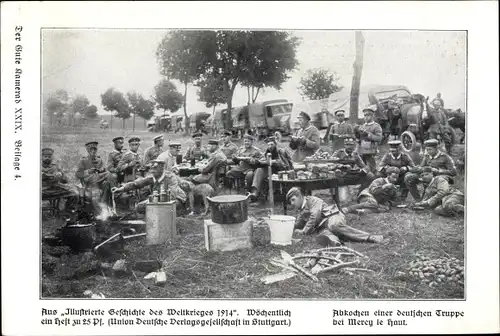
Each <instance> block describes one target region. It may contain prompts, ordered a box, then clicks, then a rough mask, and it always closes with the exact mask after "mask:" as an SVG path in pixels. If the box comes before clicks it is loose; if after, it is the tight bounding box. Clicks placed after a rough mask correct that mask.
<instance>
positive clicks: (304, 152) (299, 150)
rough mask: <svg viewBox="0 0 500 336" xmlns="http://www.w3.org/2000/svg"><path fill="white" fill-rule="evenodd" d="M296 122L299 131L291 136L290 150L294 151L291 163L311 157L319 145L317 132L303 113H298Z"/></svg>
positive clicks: (307, 116) (307, 115) (309, 118)
mask: <svg viewBox="0 0 500 336" xmlns="http://www.w3.org/2000/svg"><path fill="white" fill-rule="evenodd" d="M298 121H299V124H300V129H298V130H297V132H296V133H295V135H293V136H292V140H291V141H290V148H291V149H293V150H295V152H294V153H293V155H292V161H293V162H302V161H304V159H305V158H306V157H308V156H311V155H313V154H314V153H315V152H316V151H317V150H318V149H319V145H320V140H319V131H318V129H317V128H316V127H315V126H313V125H311V117H310V116H309V114H307V113H305V112H304V111H302V112H300V113H299V116H298Z"/></svg>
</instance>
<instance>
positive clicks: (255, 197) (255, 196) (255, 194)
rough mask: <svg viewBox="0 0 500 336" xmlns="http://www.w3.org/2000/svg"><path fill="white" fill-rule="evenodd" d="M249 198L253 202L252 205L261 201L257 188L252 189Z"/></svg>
mask: <svg viewBox="0 0 500 336" xmlns="http://www.w3.org/2000/svg"><path fill="white" fill-rule="evenodd" d="M248 196H249V199H250V202H252V203H254V202H257V200H258V199H259V190H257V188H256V187H252V188H251V189H250V192H249V193H248Z"/></svg>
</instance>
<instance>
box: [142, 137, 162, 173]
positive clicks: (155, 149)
mask: <svg viewBox="0 0 500 336" xmlns="http://www.w3.org/2000/svg"><path fill="white" fill-rule="evenodd" d="M163 143H164V139H163V134H162V135H157V136H155V137H154V138H153V146H151V147H149V148H148V149H146V152H144V165H145V166H146V167H149V166H151V165H150V164H149V163H150V162H151V161H153V160H155V159H156V158H157V157H158V156H159V155H160V154H161V153H162V152H163Z"/></svg>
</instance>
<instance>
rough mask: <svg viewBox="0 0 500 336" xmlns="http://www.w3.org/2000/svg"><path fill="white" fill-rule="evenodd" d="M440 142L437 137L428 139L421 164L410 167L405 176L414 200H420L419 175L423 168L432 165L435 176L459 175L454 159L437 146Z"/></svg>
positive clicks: (405, 181)
mask: <svg viewBox="0 0 500 336" xmlns="http://www.w3.org/2000/svg"><path fill="white" fill-rule="evenodd" d="M438 144H439V141H438V140H436V139H429V140H426V141H425V142H424V146H425V150H426V154H425V155H424V158H423V159H422V162H421V163H420V166H416V167H414V168H413V169H410V172H408V173H406V175H405V177H404V183H405V185H406V186H407V188H408V189H409V190H410V193H411V195H412V196H413V198H414V200H415V201H417V202H418V201H419V200H420V193H419V191H418V184H419V183H420V182H421V180H419V177H420V174H421V173H422V171H423V169H422V168H425V167H430V168H431V170H432V174H433V175H434V176H438V175H446V176H449V177H450V178H452V177H453V176H456V175H457V169H456V167H455V163H454V162H453V159H452V158H451V157H450V156H449V155H448V154H446V153H443V152H441V151H440V150H439V149H438V148H437V147H438ZM450 181H452V180H450Z"/></svg>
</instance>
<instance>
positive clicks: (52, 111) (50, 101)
mask: <svg viewBox="0 0 500 336" xmlns="http://www.w3.org/2000/svg"><path fill="white" fill-rule="evenodd" d="M68 107H69V106H68V93H67V92H66V91H65V90H57V91H56V92H53V93H51V94H49V97H48V98H47V100H46V101H45V111H46V113H47V114H48V116H49V122H50V124H51V125H52V121H53V117H54V115H55V116H57V117H62V116H63V114H64V113H65V112H67V111H68Z"/></svg>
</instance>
